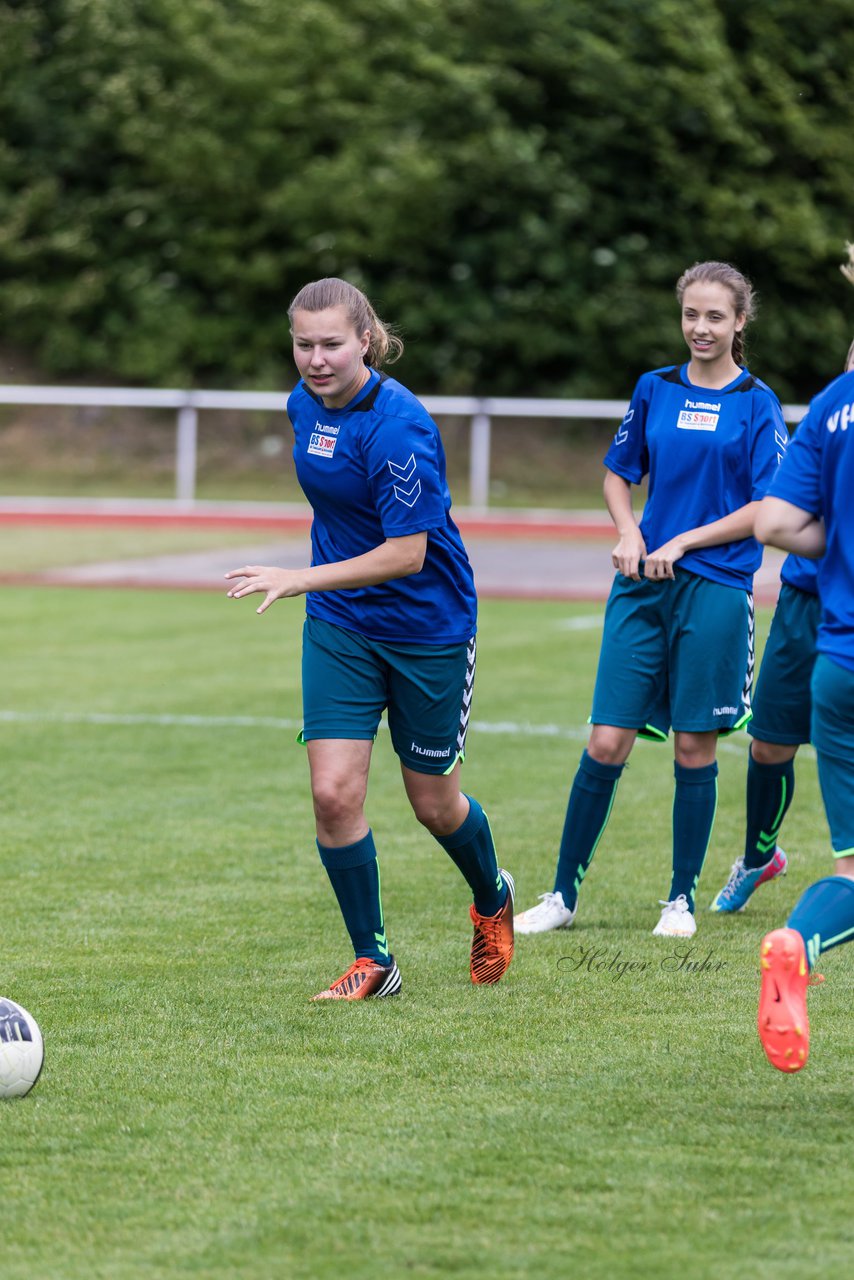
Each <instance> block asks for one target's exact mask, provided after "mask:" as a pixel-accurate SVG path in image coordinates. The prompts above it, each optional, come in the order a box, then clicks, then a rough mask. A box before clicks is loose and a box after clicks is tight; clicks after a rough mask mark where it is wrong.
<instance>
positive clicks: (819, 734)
mask: <svg viewBox="0 0 854 1280" xmlns="http://www.w3.org/2000/svg"><path fill="white" fill-rule="evenodd" d="M852 436H854V372H849V373H844V374H842V375H841V376H840V377H839V378H837V379H836V380H835V381H834V382H832V383H831V384H830V385H829V386H828V387H826V388H825V390H824V391H822V392H821V393H820V394H819V395H818V396H816V398H815V399H814V400H813V402H812V404H811V405H810V409H809V412H808V414H807V416H806V417H805V418H804V420H803V422H802V423H801V425H800V426H799V428H798V430H797V432H796V433H795V437H794V440H793V442H792V445H791V448H790V450H789V455H788V457H787V458H786V459H785V461H784V463H783V465H782V467H781V468H780V471H779V474H778V475H777V477H776V479H775V481H774V483H773V485H772V488H771V493H770V495H769V497H767V498H766V499H765V501H764V502H763V503H762V504H761V506H760V508H759V512H758V514H757V517H756V534H757V537H758V538H759V539H760V541H762V542H764V543H768V544H770V545H772V546H776V547H781V548H782V549H783V550H784V551H791V552H794V553H795V554H796V555H804V556H809V557H819V556H822V553H824V554H823V556H822V559H821V562H820V565H819V571H818V589H819V597H820V600H821V622H820V624H819V629H818V640H817V650H818V654H817V657H816V660H815V666H814V668H813V675H812V741H813V744H814V746H815V749H816V754H817V756H818V776H819V783H820V785H821V794H822V799H823V801H824V806H825V810H826V813H827V819H828V823H829V826H830V842H831V846H832V848H833V853H834V857H835V860H836V866H835V871H836V874H835V875H832V876H828V877H827V878H826V879H823V880H818V881H816V883H815V884H812V885H810V887H809V888H808V889H807V890H806V892H805V893H804V894H803V895H802V896H801V898H800V900H799V901H798V903H797V904H796V906H795V908H794V910H793V912H792V913H791V915H790V916H789V919H788V921H787V923H786V927H785V928H782V929H775V930H774V931H773V932H771V933H769V934H767V935H766V937H765V938H764V939H763V941H762V946H761V951H760V963H761V967H762V983H761V989H760V995H759V1013H758V1027H759V1037H760V1039H761V1041H762V1047H763V1048H764V1050H765V1053H766V1056H767V1058H768V1060H769V1062H770V1063H771V1064H772V1065H773V1066H775V1067H778V1068H779V1069H780V1070H781V1071H787V1072H791V1071H799V1070H800V1069H801V1068H802V1067H803V1066H804V1064H805V1063H806V1061H807V1056H808V1054H809V1023H808V1020H807V1006H806V995H807V985H808V981H809V974H810V970H811V969H812V968H813V966H814V965H815V963H816V961H817V959H818V957H819V955H821V954H822V952H824V951H828V950H829V949H830V948H831V947H835V946H838V945H840V944H841V943H843V942H850V941H851V940H852V939H854V501H852V494H854V444H852Z"/></svg>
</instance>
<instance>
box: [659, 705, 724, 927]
mask: <svg viewBox="0 0 854 1280" xmlns="http://www.w3.org/2000/svg"><path fill="white" fill-rule="evenodd" d="M717 741H718V735H717V732H715V731H714V730H712V731H709V732H706V733H686V732H684V731H676V732H675V733H674V757H675V758H674V763H673V772H674V777H675V787H674V793H673V861H672V872H671V877H670V890H669V893H668V896H667V898H666V899H665V898H662V900H661V903H660V905H661V908H662V911H661V918H660V919H659V922H658V924H657V925H656V926H655V928H654V929H653V933H654V934H655V936H656V937H666V938H690V937H692V936H693V934H694V933H696V930H697V922H696V920H695V918H694V897H695V894H696V891H697V883H698V881H699V879H700V873H701V871H702V870H703V863H704V862H705V860H706V853H707V851H708V848H709V841H710V840H711V837H712V827H713V826H714V821H715V813H716V811H717V805H718V766H717V761H716V760H715V751H716V750H717Z"/></svg>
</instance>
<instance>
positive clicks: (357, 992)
mask: <svg viewBox="0 0 854 1280" xmlns="http://www.w3.org/2000/svg"><path fill="white" fill-rule="evenodd" d="M389 960H390V961H391V964H387V965H385V964H378V963H377V962H376V960H370V959H369V958H368V957H367V956H360V958H359V959H358V960H355V961H354V962H353V964H351V965H350V968H349V969H348V970H347V972H346V973H342V975H341V977H340V978H336V979H335V981H334V982H333V983H332V984H331V985H330V986H328V987H327V988H326V990H325V991H318V993H317V995H316V996H312V997H311V998H312V1000H367V999H368V997H369V996H396V995H399V994H400V987H401V981H400V970H399V969H398V967H397V965H396V964H395V962H394V956H389Z"/></svg>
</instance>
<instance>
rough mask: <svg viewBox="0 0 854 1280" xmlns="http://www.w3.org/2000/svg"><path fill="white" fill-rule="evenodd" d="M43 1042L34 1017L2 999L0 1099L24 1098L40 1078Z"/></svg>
mask: <svg viewBox="0 0 854 1280" xmlns="http://www.w3.org/2000/svg"><path fill="white" fill-rule="evenodd" d="M43 1062H44V1041H43V1040H42V1033H41V1031H40V1030H39V1024H38V1023H37V1022H36V1020H35V1018H34V1017H33V1015H32V1014H31V1013H27V1011H26V1009H22V1008H21V1006H20V1005H19V1004H15V1001H14V1000H7V999H6V997H5V996H0V1098H23V1096H24V1094H25V1093H29V1092H30V1089H32V1087H33V1085H34V1084H35V1082H36V1081H37V1080H38V1078H39V1074H40V1072H41V1069H42V1063H43Z"/></svg>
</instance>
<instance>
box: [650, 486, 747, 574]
mask: <svg viewBox="0 0 854 1280" xmlns="http://www.w3.org/2000/svg"><path fill="white" fill-rule="evenodd" d="M758 508H759V503H758V502H748V503H746V504H745V505H744V506H743V507H739V508H738V510H737V511H731V512H730V514H729V515H728V516H723V517H722V518H721V519H720V520H713V521H712V522H711V524H704V525H700V526H698V528H696V529H686V530H685V532H684V533H680V534H679V535H678V536H677V537H675V538H670V540H669V541H668V542H665V543H664V544H663V545H662V546H660V547H657V548H656V550H655V551H651V552H650V553H649V555H648V556H647V557H646V562H645V566H644V573H645V575H646V577H647V578H672V577H673V576H674V574H673V566H674V565H675V564H676V562H677V560H681V558H682V556H684V555H685V554H686V553H687V552H688V551H697V550H698V549H699V548H700V547H717V546H720V545H721V544H722V543H724V542H738V541H740V539H742V538H750V537H752V536H753V526H754V521H755V519H756V513H757V510H758Z"/></svg>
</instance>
